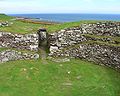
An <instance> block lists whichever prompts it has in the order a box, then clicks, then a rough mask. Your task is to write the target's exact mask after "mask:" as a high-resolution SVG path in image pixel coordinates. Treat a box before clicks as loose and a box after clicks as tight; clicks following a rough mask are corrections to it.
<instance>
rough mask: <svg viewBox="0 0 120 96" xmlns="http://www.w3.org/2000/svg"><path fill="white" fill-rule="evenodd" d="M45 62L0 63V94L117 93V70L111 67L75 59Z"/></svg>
mask: <svg viewBox="0 0 120 96" xmlns="http://www.w3.org/2000/svg"><path fill="white" fill-rule="evenodd" d="M47 62H48V64H42V63H43V62H42V61H41V60H36V61H34V60H26V61H15V62H8V63H4V64H0V96H120V73H118V72H116V71H114V70H112V69H110V68H106V67H102V66H98V65H94V64H92V63H90V62H85V61H81V60H74V59H73V60H71V62H66V63H55V62H52V61H50V60H47ZM68 72H71V73H70V74H68Z"/></svg>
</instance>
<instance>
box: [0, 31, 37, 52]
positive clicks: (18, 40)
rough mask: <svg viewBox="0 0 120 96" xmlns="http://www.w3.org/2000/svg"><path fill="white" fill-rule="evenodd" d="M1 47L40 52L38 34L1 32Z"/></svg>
mask: <svg viewBox="0 0 120 96" xmlns="http://www.w3.org/2000/svg"><path fill="white" fill-rule="evenodd" d="M0 47H6V48H16V49H27V50H33V51H37V50H38V35H37V34H26V35H20V34H12V33H8V32H0Z"/></svg>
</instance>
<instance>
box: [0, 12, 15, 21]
mask: <svg viewBox="0 0 120 96" xmlns="http://www.w3.org/2000/svg"><path fill="white" fill-rule="evenodd" d="M11 19H13V17H10V16H7V15H5V14H0V22H4V21H7V20H11Z"/></svg>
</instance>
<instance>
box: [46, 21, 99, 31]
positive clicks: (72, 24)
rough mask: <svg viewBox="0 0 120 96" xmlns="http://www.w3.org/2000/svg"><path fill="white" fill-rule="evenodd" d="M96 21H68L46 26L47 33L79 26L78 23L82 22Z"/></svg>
mask: <svg viewBox="0 0 120 96" xmlns="http://www.w3.org/2000/svg"><path fill="white" fill-rule="evenodd" d="M96 22H98V21H92V20H90V21H89V20H87V21H78V22H68V23H63V24H57V25H53V26H47V27H46V28H47V30H48V32H49V33H53V32H56V31H59V30H61V29H65V28H71V27H78V26H80V24H83V23H96ZM99 22H100V21H99Z"/></svg>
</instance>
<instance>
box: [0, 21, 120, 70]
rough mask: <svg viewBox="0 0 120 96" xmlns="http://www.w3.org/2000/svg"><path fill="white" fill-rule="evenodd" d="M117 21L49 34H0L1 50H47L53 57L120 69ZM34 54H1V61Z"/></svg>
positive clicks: (10, 51)
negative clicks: (83, 60) (80, 60)
mask: <svg viewBox="0 0 120 96" xmlns="http://www.w3.org/2000/svg"><path fill="white" fill-rule="evenodd" d="M119 38H120V22H110V21H109V22H98V23H91V24H81V25H80V26H78V27H73V28H67V29H63V30H60V31H58V32H53V33H51V34H48V33H47V30H46V29H40V30H38V32H36V33H33V34H26V35H21V34H12V33H8V32H0V47H1V48H13V49H25V50H30V51H36V52H37V51H38V50H39V48H40V47H46V46H47V47H48V48H49V51H50V53H49V56H51V57H53V58H57V57H62V58H63V57H64V58H80V59H85V60H88V61H92V62H95V63H97V64H99V65H105V66H108V67H111V68H115V69H120V39H119ZM38 58H39V54H37V53H31V54H30V53H24V54H23V53H22V52H18V51H14V50H12V49H11V50H10V49H9V50H6V51H2V52H0V62H7V61H14V60H22V59H23V60H25V59H38Z"/></svg>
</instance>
